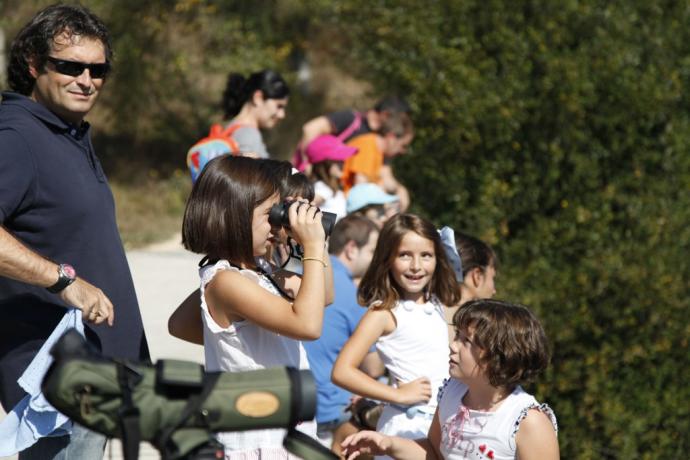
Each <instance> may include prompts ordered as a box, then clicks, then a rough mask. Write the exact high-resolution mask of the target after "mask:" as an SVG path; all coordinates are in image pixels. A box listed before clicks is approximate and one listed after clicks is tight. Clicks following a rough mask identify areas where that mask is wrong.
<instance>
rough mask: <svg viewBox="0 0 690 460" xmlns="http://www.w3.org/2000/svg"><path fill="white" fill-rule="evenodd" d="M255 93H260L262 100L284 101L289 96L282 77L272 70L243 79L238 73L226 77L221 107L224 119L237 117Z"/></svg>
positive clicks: (288, 89)
mask: <svg viewBox="0 0 690 460" xmlns="http://www.w3.org/2000/svg"><path fill="white" fill-rule="evenodd" d="M256 91H261V94H263V97H264V99H285V98H286V97H288V96H289V95H290V88H289V87H288V85H287V83H286V82H285V80H284V79H283V77H282V76H281V75H280V74H279V73H278V72H276V71H274V70H262V71H260V72H254V73H253V74H251V75H249V77H245V76H244V75H242V74H239V73H231V74H230V75H228V80H227V83H226V84H225V91H224V92H223V100H222V101H221V106H222V109H223V112H224V113H225V119H226V120H229V119H231V118H233V117H234V116H235V115H237V114H238V113H239V112H240V110H242V106H243V105H244V104H246V103H247V102H248V101H249V100H250V99H251V98H252V96H253V95H254V93H255V92H256Z"/></svg>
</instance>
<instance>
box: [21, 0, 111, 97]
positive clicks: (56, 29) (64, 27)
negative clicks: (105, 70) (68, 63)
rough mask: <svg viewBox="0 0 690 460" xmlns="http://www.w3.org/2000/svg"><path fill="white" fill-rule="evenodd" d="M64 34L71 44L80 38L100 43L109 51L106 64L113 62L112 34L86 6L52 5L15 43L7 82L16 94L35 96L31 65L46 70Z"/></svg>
mask: <svg viewBox="0 0 690 460" xmlns="http://www.w3.org/2000/svg"><path fill="white" fill-rule="evenodd" d="M63 34H64V35H65V36H66V37H67V39H68V40H70V41H74V39H75V38H78V37H86V38H90V39H94V40H99V41H100V42H101V43H103V47H104V48H105V59H106V62H109V63H112V59H113V50H112V46H111V43H110V34H109V33H108V29H107V28H106V27H105V24H104V23H103V21H101V20H100V19H99V18H98V17H97V16H96V15H94V14H93V13H92V12H91V11H89V10H88V9H86V8H84V7H83V6H79V5H53V6H49V7H47V8H45V9H43V10H41V11H40V12H38V13H37V14H36V15H35V16H34V17H33V18H32V19H31V21H29V23H28V24H26V25H25V26H24V27H23V28H22V30H20V31H19V33H18V34H17V36H16V37H15V39H14V41H13V42H12V46H11V48H10V57H9V60H8V64H7V82H8V83H9V85H10V88H12V90H13V91H15V92H17V93H19V94H23V95H25V96H28V95H29V94H31V92H32V91H33V89H34V84H35V82H36V79H35V78H34V77H32V76H31V73H30V72H29V64H30V63H32V64H33V65H34V66H35V68H36V69H42V68H43V67H44V66H45V64H46V60H47V57H48V56H49V55H50V53H51V51H53V49H54V46H55V39H56V37H58V36H59V35H63Z"/></svg>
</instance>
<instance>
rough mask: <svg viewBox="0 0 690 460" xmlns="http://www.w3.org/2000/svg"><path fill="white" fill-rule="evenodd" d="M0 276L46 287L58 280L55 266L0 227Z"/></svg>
mask: <svg viewBox="0 0 690 460" xmlns="http://www.w3.org/2000/svg"><path fill="white" fill-rule="evenodd" d="M0 276H3V277H6V278H12V279H14V280H17V281H21V282H23V283H27V284H32V285H34V286H41V287H48V286H52V285H53V284H55V282H56V281H57V279H58V271H57V264H55V263H54V262H51V261H49V260H47V259H46V258H44V257H41V256H40V255H38V254H36V253H35V252H33V251H32V250H31V249H29V248H27V247H26V246H24V245H23V244H22V243H21V242H20V241H19V240H17V239H16V238H15V237H14V236H13V235H12V234H11V233H9V232H8V231H7V230H5V228H4V227H0Z"/></svg>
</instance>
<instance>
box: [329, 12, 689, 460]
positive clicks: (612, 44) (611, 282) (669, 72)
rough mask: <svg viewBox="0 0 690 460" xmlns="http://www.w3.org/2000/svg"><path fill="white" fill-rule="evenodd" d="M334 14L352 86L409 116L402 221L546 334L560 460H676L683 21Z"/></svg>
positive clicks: (683, 181)
mask: <svg viewBox="0 0 690 460" xmlns="http://www.w3.org/2000/svg"><path fill="white" fill-rule="evenodd" d="M651 3H653V4H650V2H641V1H631V2H595V1H562V2H512V1H500V0H492V1H463V2H458V1H436V2H423V3H422V2H414V1H398V2H386V1H379V2H371V1H368V0H363V1H348V2H345V5H344V6H341V7H340V10H339V14H340V15H339V16H338V17H337V18H336V19H335V20H334V26H341V27H342V26H343V24H347V28H348V31H349V33H350V35H349V36H350V37H356V40H353V41H351V42H350V46H352V47H353V49H355V50H356V51H355V53H356V56H357V61H358V63H359V67H358V69H359V72H361V75H365V76H369V77H370V78H371V79H372V80H374V81H376V82H378V87H379V88H381V91H391V90H395V91H397V92H399V93H402V94H405V95H407V97H408V98H409V99H410V101H411V102H412V104H413V105H414V108H415V111H416V113H415V127H416V133H417V136H416V139H415V142H414V144H413V147H414V149H413V153H412V154H411V155H408V156H406V157H402V158H400V159H399V160H397V161H396V164H395V166H396V172H397V174H398V175H399V176H400V177H401V178H402V180H403V181H404V182H405V183H406V184H407V185H408V186H409V187H410V189H411V192H412V196H413V200H414V208H415V209H416V210H417V211H418V212H421V213H424V214H426V215H428V216H430V217H431V218H432V219H433V220H434V221H436V222H437V223H438V224H439V225H440V224H450V225H452V226H454V227H455V228H460V229H463V230H465V231H469V232H472V233H476V234H478V235H480V236H481V237H483V238H485V239H486V240H488V241H490V242H491V243H492V244H494V245H495V246H496V248H497V249H498V252H499V254H500V258H501V260H502V263H503V265H502V270H501V275H500V277H499V280H498V291H499V292H498V297H501V298H504V299H510V300H515V301H519V302H523V303H525V304H527V305H529V306H531V307H532V308H533V309H534V310H535V311H537V312H538V314H539V315H540V317H541V318H542V319H543V321H544V323H545V325H546V327H547V329H548V333H549V335H550V338H551V340H552V342H553V348H554V357H553V366H552V367H551V369H550V371H549V373H548V375H547V376H546V377H545V378H544V379H542V380H541V382H540V383H539V384H538V385H537V386H536V388H533V390H534V391H536V392H537V394H538V395H539V397H540V398H542V399H544V400H547V401H548V402H549V403H550V404H552V406H553V407H554V408H555V410H556V413H557V415H558V418H559V422H560V428H561V434H560V442H561V448H562V456H563V458H579V459H589V458H621V459H622V458H625V459H627V458H649V459H652V458H673V459H680V458H684V457H685V455H686V452H687V451H688V449H690V385H688V382H689V381H690V371H689V370H688V368H689V367H690V360H689V359H688V357H689V356H690V354H689V352H688V345H689V344H688V340H689V337H690V322H689V321H688V315H689V314H690V308H689V305H690V304H689V300H688V299H689V298H690V289H689V288H688V285H689V282H690V264H689V262H688V259H689V258H690V230H689V229H688V224H690V154H689V153H688V151H689V150H690V123H689V115H690V107H689V106H688V94H687V87H688V83H690V81H689V77H690V58H688V56H690V32H689V31H690V27H688V26H689V25H690V9H688V7H687V5H686V4H684V3H683V2H651Z"/></svg>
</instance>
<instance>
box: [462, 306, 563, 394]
mask: <svg viewBox="0 0 690 460" xmlns="http://www.w3.org/2000/svg"><path fill="white" fill-rule="evenodd" d="M453 326H454V327H455V330H456V331H462V332H463V333H465V334H467V335H468V336H469V335H470V333H471V334H472V342H473V344H475V345H476V346H477V347H479V348H480V349H481V353H480V357H479V364H480V366H482V367H483V369H484V371H485V372H486V376H487V378H488V379H489V383H491V385H493V386H494V387H497V388H507V389H512V388H514V387H515V386H516V385H518V384H522V383H526V382H529V381H531V380H533V379H534V378H535V377H536V376H537V375H539V374H540V373H541V372H543V371H544V370H545V369H546V367H547V366H548V364H549V359H550V355H549V346H548V341H547V339H546V334H545V333H544V329H543V328H542V326H541V324H540V323H539V320H538V319H537V318H536V316H535V315H534V314H533V313H532V312H531V311H530V310H529V309H528V308H527V307H524V306H522V305H515V304H511V303H508V302H503V301H500V300H490V299H478V300H471V301H469V302H467V303H465V304H463V305H462V306H461V307H460V308H459V309H458V311H457V312H455V315H454V316H453Z"/></svg>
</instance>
